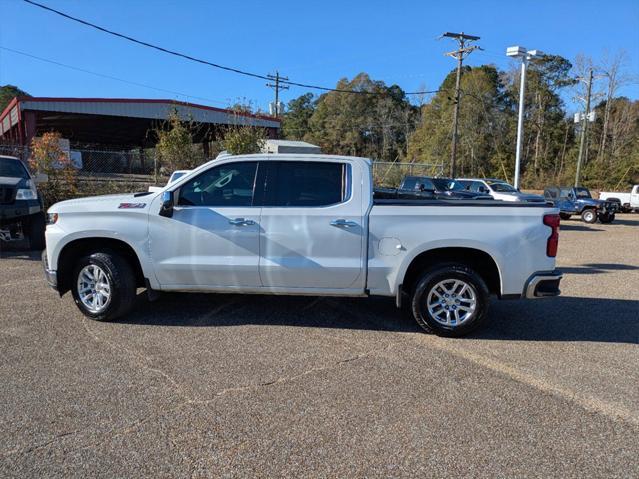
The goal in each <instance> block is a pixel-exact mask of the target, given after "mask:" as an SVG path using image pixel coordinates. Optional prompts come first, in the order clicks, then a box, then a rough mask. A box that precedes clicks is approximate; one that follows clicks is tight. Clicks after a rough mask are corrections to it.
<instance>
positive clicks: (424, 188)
mask: <svg viewBox="0 0 639 479" xmlns="http://www.w3.org/2000/svg"><path fill="white" fill-rule="evenodd" d="M399 191H400V192H402V193H414V192H415V191H419V192H421V193H425V194H429V193H430V194H432V195H433V197H434V198H441V199H446V198H460V199H472V198H481V199H491V197H490V196H489V195H487V194H486V193H480V192H472V191H467V190H466V189H465V188H464V186H463V185H462V184H460V183H459V182H458V181H457V180H453V179H452V178H434V177H430V176H405V177H404V178H403V179H402V182H401V184H400V185H399Z"/></svg>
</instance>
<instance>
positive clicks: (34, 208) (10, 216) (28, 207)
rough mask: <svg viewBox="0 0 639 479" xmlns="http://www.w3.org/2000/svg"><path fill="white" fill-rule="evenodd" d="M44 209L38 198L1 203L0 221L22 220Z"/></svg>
mask: <svg viewBox="0 0 639 479" xmlns="http://www.w3.org/2000/svg"><path fill="white" fill-rule="evenodd" d="M40 211H42V206H41V205H40V201H38V200H16V201H14V202H13V204H10V205H0V223H8V222H10V221H15V220H21V219H24V218H26V217H28V216H29V215H33V214H35V213H39V212H40Z"/></svg>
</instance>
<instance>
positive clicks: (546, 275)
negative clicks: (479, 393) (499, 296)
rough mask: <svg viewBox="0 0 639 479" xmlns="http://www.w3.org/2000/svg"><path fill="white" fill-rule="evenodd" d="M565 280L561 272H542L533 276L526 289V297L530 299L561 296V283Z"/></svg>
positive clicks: (529, 279)
mask: <svg viewBox="0 0 639 479" xmlns="http://www.w3.org/2000/svg"><path fill="white" fill-rule="evenodd" d="M562 278H563V274H562V273H561V271H557V270H554V271H540V272H537V273H535V274H533V275H532V276H531V277H530V278H528V281H527V282H526V286H525V287H524V294H523V295H524V297H526V298H529V299H538V298H548V297H551V296H559V295H560V294H561V291H560V290H559V282H560V281H561V279H562Z"/></svg>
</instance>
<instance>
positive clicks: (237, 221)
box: [229, 218, 255, 226]
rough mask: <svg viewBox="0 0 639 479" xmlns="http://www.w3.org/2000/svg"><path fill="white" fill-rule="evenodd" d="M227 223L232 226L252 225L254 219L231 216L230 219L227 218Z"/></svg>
mask: <svg viewBox="0 0 639 479" xmlns="http://www.w3.org/2000/svg"><path fill="white" fill-rule="evenodd" d="M229 223H230V224H232V225H234V226H250V225H254V224H255V221H253V220H247V219H246V218H233V219H232V220H229Z"/></svg>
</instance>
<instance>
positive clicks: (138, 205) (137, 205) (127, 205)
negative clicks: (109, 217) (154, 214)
mask: <svg viewBox="0 0 639 479" xmlns="http://www.w3.org/2000/svg"><path fill="white" fill-rule="evenodd" d="M145 206H146V203H120V206H118V208H119V209H130V208H144V207H145Z"/></svg>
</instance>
